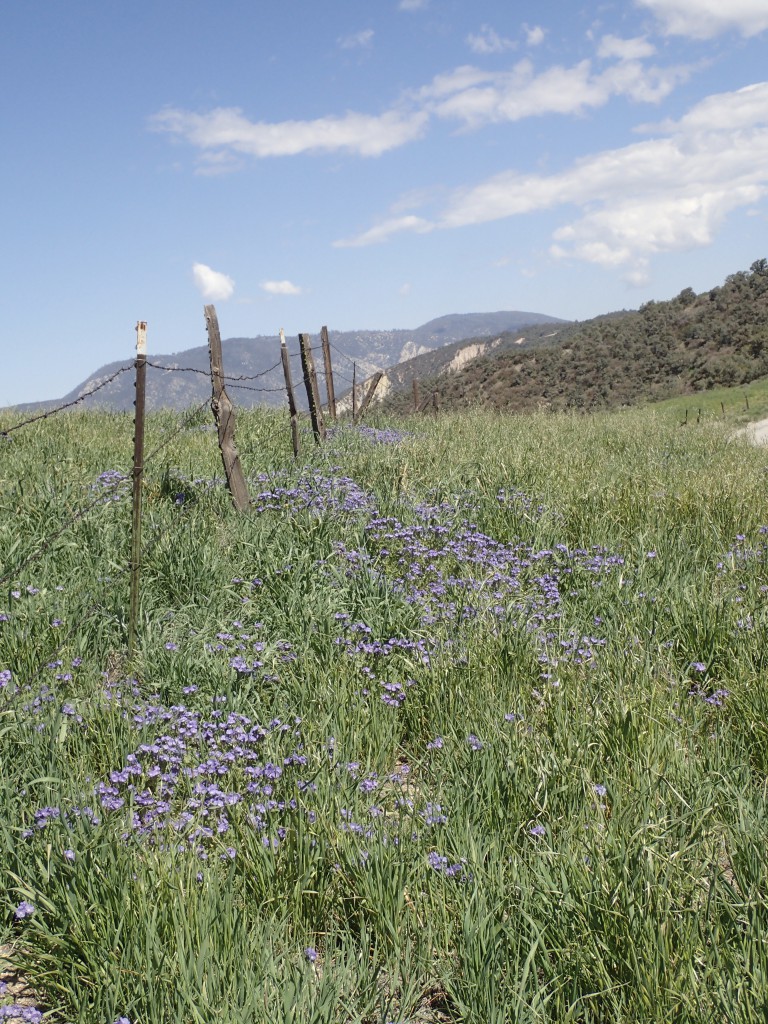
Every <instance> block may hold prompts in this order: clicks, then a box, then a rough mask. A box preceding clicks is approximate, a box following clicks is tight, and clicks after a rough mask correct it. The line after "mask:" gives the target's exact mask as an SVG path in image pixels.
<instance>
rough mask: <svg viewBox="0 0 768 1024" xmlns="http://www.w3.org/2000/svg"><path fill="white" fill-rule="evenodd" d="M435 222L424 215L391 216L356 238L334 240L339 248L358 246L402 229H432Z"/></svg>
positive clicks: (387, 236) (383, 240)
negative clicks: (432, 222)
mask: <svg viewBox="0 0 768 1024" xmlns="http://www.w3.org/2000/svg"><path fill="white" fill-rule="evenodd" d="M433 228H434V225H433V224H430V223H429V221H428V220H425V219H424V217H416V216H414V215H413V214H409V215H408V216H406V217H390V218H389V219H388V220H385V221H382V222H381V223H380V224H376V225H375V226H374V227H372V228H369V229H368V230H367V231H364V232H363V233H362V235H358V236H357V237H355V238H349V239H340V240H339V241H338V242H334V243H333V244H334V246H336V248H337V249H348V248H358V247H360V246H363V245H374V244H375V243H377V242H385V241H386V240H387V239H388V238H390V237H391V236H392V235H397V234H400V232H401V231H432V230H433Z"/></svg>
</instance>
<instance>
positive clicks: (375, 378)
mask: <svg viewBox="0 0 768 1024" xmlns="http://www.w3.org/2000/svg"><path fill="white" fill-rule="evenodd" d="M383 376H384V374H383V372H382V371H381V370H379V371H378V372H377V373H375V374H374V375H373V377H372V379H371V383H370V384H369V385H368V390H367V391H366V393H365V398H364V399H363V402H362V405H361V406H360V411H359V412H358V414H357V420H361V419H362V418H363V416H364V415H365V412H366V410H367V408H368V406H369V405H370V404H371V399H372V398H373V393H374V391H375V390H376V388H377V387H378V386H379V381H380V380H381V378H382V377H383ZM355 422H357V421H355Z"/></svg>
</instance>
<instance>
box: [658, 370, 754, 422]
mask: <svg viewBox="0 0 768 1024" xmlns="http://www.w3.org/2000/svg"><path fill="white" fill-rule="evenodd" d="M652 411H653V413H654V414H655V415H658V416H662V417H665V418H666V417H669V419H670V422H671V423H673V424H674V423H679V424H682V423H684V422H686V415H687V425H688V426H695V425H698V424H699V423H701V421H702V420H705V421H707V422H709V421H711V420H720V421H722V422H723V423H724V424H725V425H726V426H737V427H743V426H746V425H747V424H748V423H751V422H752V421H754V420H760V419H765V418H766V417H768V379H766V378H765V377H762V378H760V379H759V380H753V381H752V382H751V383H749V384H744V385H742V386H740V387H733V388H710V389H709V390H708V391H699V392H697V393H696V394H693V395H682V396H681V397H679V398H669V399H667V400H666V401H664V402H657V403H656V404H655V405H654V406H653V407H652Z"/></svg>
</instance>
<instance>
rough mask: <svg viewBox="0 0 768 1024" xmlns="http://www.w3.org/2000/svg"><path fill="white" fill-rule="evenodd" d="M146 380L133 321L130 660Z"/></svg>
mask: <svg viewBox="0 0 768 1024" xmlns="http://www.w3.org/2000/svg"><path fill="white" fill-rule="evenodd" d="M146 382H147V323H146V321H145V320H139V322H138V323H137V324H136V385H135V386H136V398H135V399H134V402H133V404H134V406H135V409H136V411H135V413H134V417H133V521H132V526H131V603H130V610H129V613H128V658H129V659H130V660H131V661H132V660H133V652H134V650H135V648H136V629H137V624H138V619H139V571H140V569H141V487H142V483H143V478H144V406H145V399H146Z"/></svg>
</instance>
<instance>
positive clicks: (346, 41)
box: [338, 28, 373, 50]
mask: <svg viewBox="0 0 768 1024" xmlns="http://www.w3.org/2000/svg"><path fill="white" fill-rule="evenodd" d="M372 42H373V29H372V28H366V29H363V30H362V32H352V33H351V34H350V35H348V36H341V37H340V38H339V40H338V43H339V46H340V47H341V48H342V50H359V49H367V48H368V47H369V46H370V45H371V43H372Z"/></svg>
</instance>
